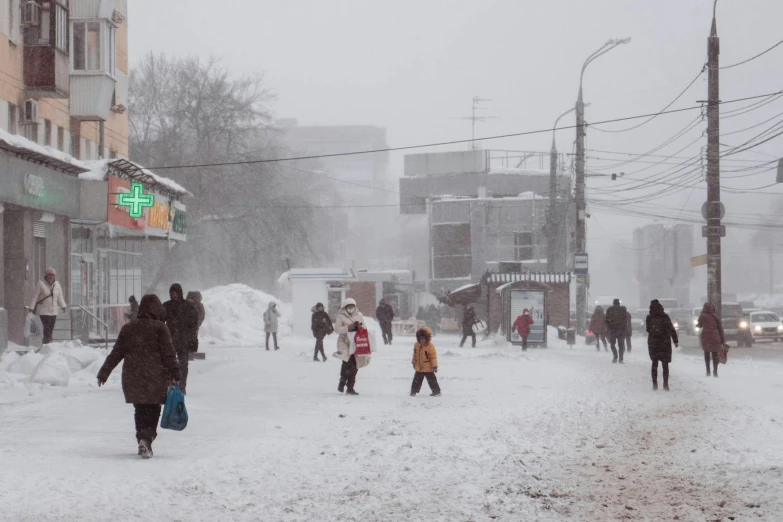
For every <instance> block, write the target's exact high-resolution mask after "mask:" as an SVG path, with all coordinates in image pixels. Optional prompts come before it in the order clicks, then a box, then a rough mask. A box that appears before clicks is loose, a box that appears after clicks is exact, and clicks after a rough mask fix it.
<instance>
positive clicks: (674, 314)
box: [669, 308, 692, 333]
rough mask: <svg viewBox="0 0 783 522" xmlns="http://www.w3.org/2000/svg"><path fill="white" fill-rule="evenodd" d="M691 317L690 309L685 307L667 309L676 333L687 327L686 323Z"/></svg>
mask: <svg viewBox="0 0 783 522" xmlns="http://www.w3.org/2000/svg"><path fill="white" fill-rule="evenodd" d="M691 317H692V315H691V310H689V309H687V308H675V309H673V310H669V318H670V319H671V320H672V324H673V325H674V329H675V330H677V333H679V332H680V331H682V330H684V329H686V328H687V326H688V324H689V323H690V322H691Z"/></svg>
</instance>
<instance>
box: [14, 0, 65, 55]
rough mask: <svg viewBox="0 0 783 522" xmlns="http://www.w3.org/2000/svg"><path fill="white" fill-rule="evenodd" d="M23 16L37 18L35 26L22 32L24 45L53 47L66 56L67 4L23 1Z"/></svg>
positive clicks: (63, 0)
mask: <svg viewBox="0 0 783 522" xmlns="http://www.w3.org/2000/svg"><path fill="white" fill-rule="evenodd" d="M23 9H24V16H25V18H27V17H35V18H37V22H38V23H37V24H35V25H29V26H28V27H26V28H25V30H24V42H25V45H32V46H36V45H42V46H46V45H54V46H55V47H56V48H57V49H59V50H60V51H62V52H63V53H66V54H68V2H67V1H66V0H60V1H57V2H48V1H47V2H37V1H35V0H25V2H24V3H23Z"/></svg>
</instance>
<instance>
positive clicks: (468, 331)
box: [462, 305, 476, 335]
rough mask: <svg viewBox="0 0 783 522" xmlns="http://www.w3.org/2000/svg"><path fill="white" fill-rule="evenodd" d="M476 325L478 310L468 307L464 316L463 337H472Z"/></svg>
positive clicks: (471, 306)
mask: <svg viewBox="0 0 783 522" xmlns="http://www.w3.org/2000/svg"><path fill="white" fill-rule="evenodd" d="M474 324H476V310H474V309H473V305H468V306H467V307H465V312H464V313H463V314H462V333H463V335H472V334H473V325H474Z"/></svg>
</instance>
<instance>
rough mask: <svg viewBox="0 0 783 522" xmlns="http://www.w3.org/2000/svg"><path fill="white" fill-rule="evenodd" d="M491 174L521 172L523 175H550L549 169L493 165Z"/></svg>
mask: <svg viewBox="0 0 783 522" xmlns="http://www.w3.org/2000/svg"><path fill="white" fill-rule="evenodd" d="M489 173H490V174H519V175H523V176H549V171H548V170H539V169H517V168H513V167H492V168H491V169H490V171H489Z"/></svg>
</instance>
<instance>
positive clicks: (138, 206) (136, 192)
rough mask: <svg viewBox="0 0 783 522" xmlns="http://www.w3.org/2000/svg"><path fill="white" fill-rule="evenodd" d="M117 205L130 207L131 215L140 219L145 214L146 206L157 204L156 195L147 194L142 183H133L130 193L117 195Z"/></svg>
mask: <svg viewBox="0 0 783 522" xmlns="http://www.w3.org/2000/svg"><path fill="white" fill-rule="evenodd" d="M117 206H118V207H128V213H129V214H130V217H132V218H134V219H139V218H141V217H143V216H144V207H153V206H155V196H153V195H152V194H145V193H144V185H142V184H141V183H131V189H130V194H119V195H117Z"/></svg>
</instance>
